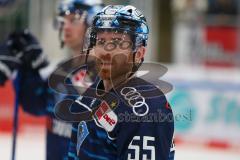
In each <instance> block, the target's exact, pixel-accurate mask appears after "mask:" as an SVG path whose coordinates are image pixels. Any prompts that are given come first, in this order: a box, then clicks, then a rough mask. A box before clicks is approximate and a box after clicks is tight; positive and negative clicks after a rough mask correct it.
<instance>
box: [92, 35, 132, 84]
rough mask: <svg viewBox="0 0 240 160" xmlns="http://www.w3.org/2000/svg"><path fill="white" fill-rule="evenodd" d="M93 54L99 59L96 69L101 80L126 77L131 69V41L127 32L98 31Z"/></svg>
mask: <svg viewBox="0 0 240 160" xmlns="http://www.w3.org/2000/svg"><path fill="white" fill-rule="evenodd" d="M94 54H95V56H96V57H97V58H98V59H99V61H97V69H98V72H99V76H100V78H101V79H103V80H113V81H114V80H115V79H117V78H118V77H120V76H126V77H127V75H128V74H129V73H130V71H131V69H132V58H133V53H132V41H131V39H130V36H129V35H128V34H123V33H114V32H100V33H98V34H97V41H96V46H95V48H94Z"/></svg>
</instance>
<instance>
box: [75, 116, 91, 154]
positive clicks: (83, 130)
mask: <svg viewBox="0 0 240 160" xmlns="http://www.w3.org/2000/svg"><path fill="white" fill-rule="evenodd" d="M88 134H89V131H88V128H87V124H86V122H85V121H81V122H80V123H79V125H78V133H77V148H76V149H77V155H79V151H80V147H81V145H82V143H83V141H84V140H85V138H86V137H87V136H88Z"/></svg>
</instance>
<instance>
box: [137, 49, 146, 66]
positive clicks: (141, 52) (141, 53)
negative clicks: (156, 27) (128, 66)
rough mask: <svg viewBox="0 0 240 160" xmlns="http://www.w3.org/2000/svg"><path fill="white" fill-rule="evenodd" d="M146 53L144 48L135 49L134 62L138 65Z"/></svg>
mask: <svg viewBox="0 0 240 160" xmlns="http://www.w3.org/2000/svg"><path fill="white" fill-rule="evenodd" d="M145 52H146V47H144V46H141V47H139V48H138V49H137V52H136V55H135V62H136V63H140V62H141V60H142V59H143V58H144V55H145Z"/></svg>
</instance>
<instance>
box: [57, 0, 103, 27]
mask: <svg viewBox="0 0 240 160" xmlns="http://www.w3.org/2000/svg"><path fill="white" fill-rule="evenodd" d="M102 8H103V3H102V0H62V1H61V2H60V4H59V6H58V16H60V17H63V16H65V15H69V14H79V15H81V14H83V12H84V11H86V13H87V17H86V24H87V25H91V23H92V19H93V17H94V16H95V15H96V14H97V13H98V12H99V10H101V9H102Z"/></svg>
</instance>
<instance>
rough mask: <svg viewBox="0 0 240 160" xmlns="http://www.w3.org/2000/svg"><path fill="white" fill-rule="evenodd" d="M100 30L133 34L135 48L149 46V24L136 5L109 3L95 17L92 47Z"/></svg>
mask: <svg viewBox="0 0 240 160" xmlns="http://www.w3.org/2000/svg"><path fill="white" fill-rule="evenodd" d="M100 30H113V31H117V30H119V31H121V32H125V33H128V34H130V35H131V37H134V38H132V41H133V49H136V47H138V46H147V40H148V33H149V29H148V25H147V21H146V18H145V17H144V15H143V14H142V13H141V12H140V11H139V10H138V9H137V8H135V7H134V6H131V5H127V6H123V5H108V6H106V7H105V8H103V9H102V10H101V11H100V12H99V13H98V14H97V15H96V16H95V17H94V19H93V24H92V27H91V35H90V36H91V37H90V46H89V47H90V48H91V47H93V46H94V45H95V43H96V33H97V32H98V31H100Z"/></svg>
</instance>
